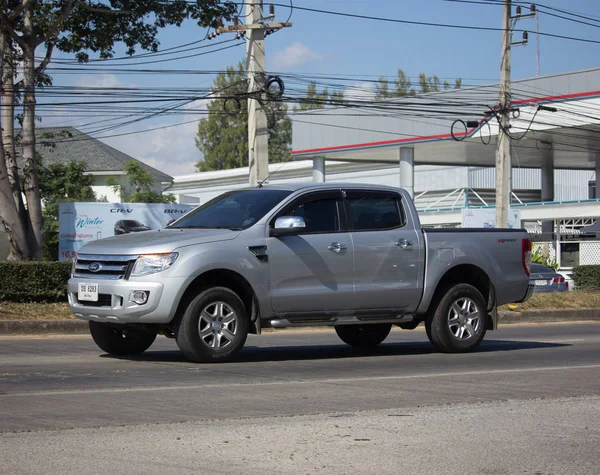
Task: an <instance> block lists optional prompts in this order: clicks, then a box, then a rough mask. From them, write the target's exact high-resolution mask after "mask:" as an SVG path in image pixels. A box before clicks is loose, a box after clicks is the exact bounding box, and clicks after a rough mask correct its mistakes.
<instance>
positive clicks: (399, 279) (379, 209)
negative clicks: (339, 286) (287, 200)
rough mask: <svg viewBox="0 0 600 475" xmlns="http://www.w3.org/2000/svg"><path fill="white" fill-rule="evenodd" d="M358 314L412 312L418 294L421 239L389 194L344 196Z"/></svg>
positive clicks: (350, 193)
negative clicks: (387, 310)
mask: <svg viewBox="0 0 600 475" xmlns="http://www.w3.org/2000/svg"><path fill="white" fill-rule="evenodd" d="M346 203H347V210H348V215H349V218H348V219H349V223H348V224H349V228H350V232H351V235H352V241H353V244H354V287H355V298H356V308H357V310H374V309H399V310H402V311H407V312H409V311H414V310H416V308H417V306H418V304H419V302H420V300H421V293H422V272H423V271H422V269H421V265H422V262H423V260H422V253H423V243H422V239H421V234H420V233H418V232H417V231H416V230H415V226H414V223H413V222H412V221H410V217H409V216H407V215H406V213H405V212H404V210H403V207H402V199H401V195H400V194H397V193H394V192H387V191H382V192H379V191H377V192H375V191H360V190H348V191H347V192H346Z"/></svg>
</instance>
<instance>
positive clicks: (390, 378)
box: [0, 364, 600, 398]
mask: <svg viewBox="0 0 600 475" xmlns="http://www.w3.org/2000/svg"><path fill="white" fill-rule="evenodd" d="M596 368H600V364H591V365H575V366H539V367H536V368H512V369H491V370H478V371H456V372H445V373H428V374H405V375H397V376H365V377H357V378H326V379H304V380H290V381H283V380H279V381H260V382H252V383H222V384H194V385H187V386H138V387H134V388H97V389H73V390H63V391H60V390H49V391H30V392H19V393H4V394H2V393H0V398H6V397H26V396H67V395H80V394H106V393H132V392H153V391H181V390H195V389H220V388H222V389H224V388H238V387H245V388H248V387H256V386H285V385H308V384H342V383H359V382H366V381H400V380H404V379H428V378H449V377H456V376H458V377H460V376H478V375H491V374H511V373H535V372H540V371H570V370H579V369H596Z"/></svg>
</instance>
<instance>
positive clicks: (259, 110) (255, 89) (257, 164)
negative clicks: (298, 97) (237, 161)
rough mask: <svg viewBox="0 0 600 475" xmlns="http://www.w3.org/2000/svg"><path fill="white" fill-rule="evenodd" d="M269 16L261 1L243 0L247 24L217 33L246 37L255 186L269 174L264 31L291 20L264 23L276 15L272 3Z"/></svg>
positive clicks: (284, 25)
mask: <svg viewBox="0 0 600 475" xmlns="http://www.w3.org/2000/svg"><path fill="white" fill-rule="evenodd" d="M269 13H270V14H269V16H268V17H266V18H265V17H263V1H262V0H250V1H247V2H246V24H245V25H238V24H237V23H238V22H237V18H236V21H235V25H232V26H228V27H224V28H223V27H221V28H218V29H217V30H216V34H217V35H219V34H221V33H230V32H237V34H238V35H240V34H245V37H246V72H247V74H248V164H249V171H250V173H249V183H250V185H251V186H256V185H257V184H258V183H260V182H261V181H263V180H265V179H266V178H267V177H268V175H269V134H268V128H267V114H266V111H265V108H264V106H263V103H262V99H264V98H266V87H267V83H266V82H267V74H266V64H265V31H266V32H267V35H268V34H271V33H273V32H275V31H277V30H280V29H281V28H287V27H290V26H292V24H291V23H289V22H285V23H265V20H272V19H274V18H275V8H274V5H271V6H270V12H269Z"/></svg>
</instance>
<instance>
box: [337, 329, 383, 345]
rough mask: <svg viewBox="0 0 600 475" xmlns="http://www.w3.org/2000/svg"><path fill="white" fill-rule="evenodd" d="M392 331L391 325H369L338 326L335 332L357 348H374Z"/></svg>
mask: <svg viewBox="0 0 600 475" xmlns="http://www.w3.org/2000/svg"><path fill="white" fill-rule="evenodd" d="M391 329H392V324H391V323H372V324H369V325H338V326H336V327H335V332H336V333H337V334H338V336H339V337H340V339H341V340H342V341H343V342H344V343H347V344H348V345H350V346H354V347H356V348H373V347H375V346H377V345H379V344H380V343H381V342H383V340H385V339H386V338H387V336H388V335H389V334H390V330H391Z"/></svg>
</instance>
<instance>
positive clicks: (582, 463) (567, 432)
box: [0, 323, 600, 475]
mask: <svg viewBox="0 0 600 475" xmlns="http://www.w3.org/2000/svg"><path fill="white" fill-rule="evenodd" d="M599 429H600V324H598V323H585V324H570V325H567V324H554V325H518V326H517V325H511V326H505V327H503V328H501V329H500V330H498V331H496V332H491V333H489V334H488V336H487V338H486V340H485V341H484V343H483V344H482V345H481V347H480V350H479V351H477V352H476V353H471V354H461V355H444V354H439V353H434V352H433V351H432V348H431V346H430V345H429V343H428V342H427V338H426V336H425V333H424V331H423V330H421V329H417V330H415V331H412V332H411V331H400V330H398V331H394V332H392V334H391V335H390V337H389V338H388V340H386V342H385V343H384V344H383V345H381V346H380V347H378V348H377V349H375V350H371V351H356V350H353V349H351V348H349V347H347V346H345V345H344V344H342V343H341V342H340V341H339V340H338V339H337V337H336V335H335V333H334V332H333V331H306V332H279V333H270V334H264V335H262V336H260V337H254V336H251V337H250V338H249V339H248V342H247V346H246V348H245V349H244V350H243V351H242V352H241V354H240V355H239V357H238V359H237V360H236V361H235V362H232V363H227V364H194V363H189V362H187V361H185V360H184V359H183V358H182V355H181V354H180V352H179V351H178V350H177V347H176V345H175V343H174V342H173V341H170V340H167V339H165V338H160V339H159V340H157V342H156V343H155V344H154V345H153V347H152V348H151V349H150V350H149V351H148V352H146V353H145V354H144V355H142V356H140V357H136V358H127V359H120V358H114V357H110V356H108V355H103V354H102V353H101V352H100V351H99V350H98V349H97V348H96V347H95V345H94V343H93V342H92V341H91V339H89V338H87V337H62V338H61V337H39V338H17V337H14V338H0V473H2V474H4V473H6V474H13V473H15V474H16V473H27V474H29V473H31V474H33V473H40V472H42V471H43V472H44V473H48V474H51V473H56V474H59V473H60V474H68V473H73V474H75V473H77V474H82V473H127V474H132V473H144V474H145V475H147V474H153V473H157V474H159V473H160V474H163V473H175V472H177V473H182V472H184V473H185V472H186V471H190V472H192V471H193V472H194V473H206V472H208V471H211V472H214V473H315V472H318V471H321V472H324V473H348V472H350V471H354V472H355V473H400V472H404V473H415V474H418V473H462V474H465V473H478V474H481V473H484V474H500V473H521V474H522V473H531V474H534V473H536V472H537V473H540V474H553V475H555V474H559V473H578V474H581V473H590V474H596V475H597V474H598V473H600V471H599V470H598V466H600V451H598V447H600V430H599Z"/></svg>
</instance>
